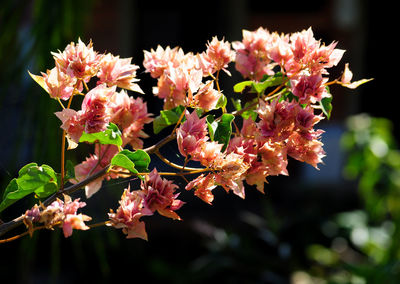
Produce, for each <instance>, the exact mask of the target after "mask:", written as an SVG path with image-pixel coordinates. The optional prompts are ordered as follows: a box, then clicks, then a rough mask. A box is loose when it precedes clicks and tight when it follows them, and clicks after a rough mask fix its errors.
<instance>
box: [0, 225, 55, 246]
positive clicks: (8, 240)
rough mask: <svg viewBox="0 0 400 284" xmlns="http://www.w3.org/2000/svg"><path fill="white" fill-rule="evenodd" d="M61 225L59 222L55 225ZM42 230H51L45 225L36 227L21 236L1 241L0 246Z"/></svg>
mask: <svg viewBox="0 0 400 284" xmlns="http://www.w3.org/2000/svg"><path fill="white" fill-rule="evenodd" d="M59 224H60V223H59V222H58V223H56V224H54V226H57V225H59ZM54 226H53V227H54ZM41 229H49V228H48V227H46V226H45V225H43V226H38V227H34V228H33V229H32V230H31V231H26V232H23V233H22V234H19V235H16V236H14V237H11V238H8V239H2V240H0V244H3V243H8V242H11V241H15V240H18V239H19V238H21V237H23V236H26V235H29V234H30V233H32V234H33V232H34V231H37V230H41Z"/></svg>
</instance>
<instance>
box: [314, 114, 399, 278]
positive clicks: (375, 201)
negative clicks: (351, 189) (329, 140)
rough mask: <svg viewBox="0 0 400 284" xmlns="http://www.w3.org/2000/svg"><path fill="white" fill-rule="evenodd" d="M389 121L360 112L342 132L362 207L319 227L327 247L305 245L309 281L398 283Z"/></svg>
mask: <svg viewBox="0 0 400 284" xmlns="http://www.w3.org/2000/svg"><path fill="white" fill-rule="evenodd" d="M392 129H393V125H392V122H391V121H390V120H388V119H385V118H376V117H371V116H369V115H367V114H359V115H355V116H352V117H350V118H348V120H347V131H346V132H345V134H344V135H343V136H342V147H343V149H344V150H345V151H346V153H347V155H348V157H347V164H346V166H345V168H344V174H345V176H346V177H347V178H349V179H352V180H356V181H357V184H358V190H359V196H360V199H361V201H362V203H363V204H362V206H361V208H360V209H358V210H354V211H349V212H342V213H339V214H337V215H336V216H334V218H332V220H328V221H326V222H325V224H324V225H323V229H324V230H325V234H326V235H327V236H328V237H329V239H330V246H324V245H320V244H313V245H311V246H309V247H308V248H307V254H308V257H309V258H310V259H311V260H312V261H313V265H312V266H311V267H310V269H309V270H308V271H307V275H308V276H309V277H310V278H309V279H312V278H311V276H310V275H313V276H314V277H316V278H314V280H313V281H311V282H308V283H317V282H318V281H319V282H318V283H354V284H357V283H373V284H375V283H376V284H380V283H393V284H394V283H399V280H400V242H399V240H400V150H399V149H398V148H397V147H398V146H397V144H396V141H395V138H394V136H393V131H392Z"/></svg>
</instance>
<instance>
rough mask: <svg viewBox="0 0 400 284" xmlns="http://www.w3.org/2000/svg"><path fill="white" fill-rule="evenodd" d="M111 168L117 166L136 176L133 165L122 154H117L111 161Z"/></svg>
mask: <svg viewBox="0 0 400 284" xmlns="http://www.w3.org/2000/svg"><path fill="white" fill-rule="evenodd" d="M111 166H118V167H122V168H124V169H127V170H129V171H130V172H132V173H134V174H137V173H138V171H137V170H136V169H135V164H134V163H133V162H132V161H131V160H130V159H129V158H128V157H127V156H126V155H125V154H123V153H121V152H120V153H118V154H117V155H115V156H114V157H113V158H112V159H111Z"/></svg>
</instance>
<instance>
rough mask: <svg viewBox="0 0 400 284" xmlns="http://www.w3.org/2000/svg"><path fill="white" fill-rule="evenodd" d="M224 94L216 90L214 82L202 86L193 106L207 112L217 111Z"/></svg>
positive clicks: (194, 98) (195, 96)
mask: <svg viewBox="0 0 400 284" xmlns="http://www.w3.org/2000/svg"><path fill="white" fill-rule="evenodd" d="M221 97H222V93H220V92H218V91H217V90H215V89H214V81H208V82H207V83H206V84H202V85H201V86H200V89H199V90H198V92H197V93H196V94H195V95H194V97H193V106H195V107H198V108H201V109H203V110H205V111H210V110H212V109H215V108H216V106H217V103H218V101H219V99H220V98H221Z"/></svg>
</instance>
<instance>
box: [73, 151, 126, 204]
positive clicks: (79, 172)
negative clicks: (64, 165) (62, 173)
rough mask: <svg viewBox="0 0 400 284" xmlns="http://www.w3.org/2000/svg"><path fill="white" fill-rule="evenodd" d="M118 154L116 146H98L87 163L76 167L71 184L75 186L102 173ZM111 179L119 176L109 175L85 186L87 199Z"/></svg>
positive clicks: (84, 162) (87, 159)
mask: <svg viewBox="0 0 400 284" xmlns="http://www.w3.org/2000/svg"><path fill="white" fill-rule="evenodd" d="M116 153H118V148H117V147H116V146H114V145H101V146H98V145H96V148H95V154H94V155H90V156H89V157H87V158H86V160H85V161H83V162H82V163H80V164H78V165H76V166H75V179H71V180H70V182H71V183H73V184H75V183H78V182H81V181H83V180H84V179H86V178H87V177H88V176H90V175H92V174H95V173H97V172H99V171H101V170H102V169H104V168H105V167H106V166H108V164H109V163H110V161H111V159H112V158H113V157H114V155H115V154H116ZM110 178H118V175H116V174H112V173H108V174H106V175H104V176H102V177H99V178H97V179H95V180H94V181H92V182H90V183H89V184H87V185H86V186H85V193H86V197H87V198H90V197H91V196H92V195H93V194H95V193H96V192H97V191H99V190H100V188H101V186H102V183H103V180H104V179H107V180H109V179H110Z"/></svg>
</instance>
